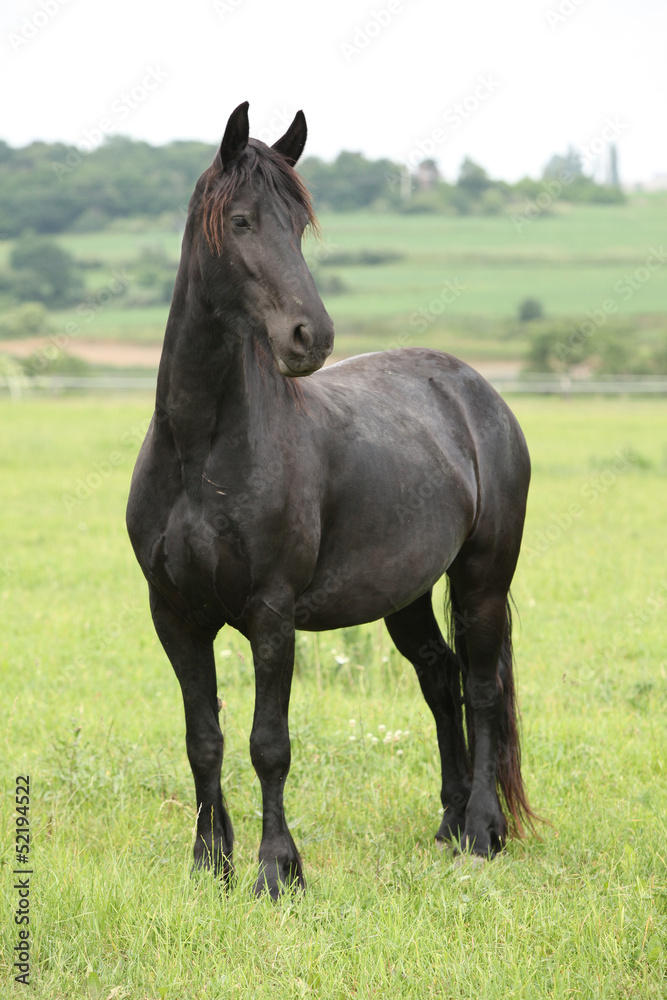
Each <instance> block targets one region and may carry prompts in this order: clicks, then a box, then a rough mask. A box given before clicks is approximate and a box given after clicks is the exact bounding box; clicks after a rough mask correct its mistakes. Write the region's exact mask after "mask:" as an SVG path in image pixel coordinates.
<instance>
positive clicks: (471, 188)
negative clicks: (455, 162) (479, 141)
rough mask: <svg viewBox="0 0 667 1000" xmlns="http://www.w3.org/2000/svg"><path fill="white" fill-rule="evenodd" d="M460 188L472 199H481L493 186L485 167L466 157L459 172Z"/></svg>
mask: <svg viewBox="0 0 667 1000" xmlns="http://www.w3.org/2000/svg"><path fill="white" fill-rule="evenodd" d="M457 183H458V186H459V187H460V188H462V189H463V191H465V192H466V194H468V195H469V196H470V197H471V198H473V199H475V200H476V199H477V198H481V196H482V194H483V193H484V191H486V189H487V188H489V187H491V186H492V185H493V181H492V180H491V179H490V177H489V175H488V174H487V172H486V170H485V169H484V167H480V165H479V164H478V163H475V162H474V160H471V159H470V157H468V156H466V158H465V159H464V161H463V163H462V164H461V169H460V171H459V178H458V181H457Z"/></svg>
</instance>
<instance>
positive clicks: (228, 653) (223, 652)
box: [220, 649, 232, 657]
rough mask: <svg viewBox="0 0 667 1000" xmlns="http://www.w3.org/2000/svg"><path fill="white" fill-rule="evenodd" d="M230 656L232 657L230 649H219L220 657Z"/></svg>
mask: <svg viewBox="0 0 667 1000" xmlns="http://www.w3.org/2000/svg"><path fill="white" fill-rule="evenodd" d="M231 655H232V651H231V649H221V650H220V656H224V657H227V656H231Z"/></svg>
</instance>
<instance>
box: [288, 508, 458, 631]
mask: <svg viewBox="0 0 667 1000" xmlns="http://www.w3.org/2000/svg"><path fill="white" fill-rule="evenodd" d="M387 528H388V530H387V531H386V532H385V533H384V534H383V535H382V536H381V537H379V538H375V539H373V538H367V540H366V544H357V545H351V546H349V547H347V548H346V547H345V546H344V545H342V546H341V547H340V549H339V550H338V549H337V548H336V546H334V545H329V546H328V547H327V551H326V555H324V556H323V557H322V558H321V559H320V561H319V562H318V565H317V569H316V571H315V574H314V576H313V579H312V581H311V583H310V585H309V586H308V589H307V590H306V591H305V592H304V593H303V594H301V595H300V596H299V598H298V600H297V604H296V615H295V618H296V627H297V628H299V629H305V630H308V631H318V630H320V629H332V628H342V627H345V626H348V625H359V624H361V623H362V622H370V621H376V620H377V619H379V618H385V617H386V616H387V615H389V614H392V613H393V612H394V611H398V610H399V609H400V608H403V607H406V606H407V605H408V604H411V603H412V602H413V601H415V600H416V599H417V598H418V597H420V596H421V595H422V594H424V593H425V592H426V591H427V590H429V589H430V588H431V587H432V586H433V585H434V584H435V583H436V581H437V580H439V579H440V577H441V576H442V575H443V573H445V571H446V570H447V569H448V567H449V566H450V565H451V563H452V562H453V560H454V559H455V557H456V555H457V553H458V551H459V549H460V548H461V545H462V544H463V541H464V540H465V537H466V535H467V533H468V525H467V524H466V521H465V519H464V518H463V517H458V518H456V519H455V522H451V521H450V523H449V524H447V525H446V526H445V525H442V524H440V525H439V526H438V530H437V531H436V530H435V526H434V525H433V524H430V523H429V521H428V520H427V519H425V518H422V519H419V518H414V519H413V520H412V521H411V522H410V523H409V524H408V523H406V524H405V525H404V526H403V529H404V530H401V531H392V530H391V527H390V526H387ZM406 529H409V530H406ZM420 529H421V530H420Z"/></svg>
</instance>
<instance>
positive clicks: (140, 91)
mask: <svg viewBox="0 0 667 1000" xmlns="http://www.w3.org/2000/svg"><path fill="white" fill-rule="evenodd" d="M666 38H667V3H665V0H508V2H505V3H501V2H499V0H477V2H475V0H470V2H468V3H461V2H457V3H451V2H446V0H445V2H443V0H375V2H368V3H367V2H364V0H361V2H359V0H335V3H334V2H332V3H319V2H317V0H282V2H278V0H187V2H186V0H181V2H176V0H114V2H113V3H109V2H106V0H88V2H86V0H67V2H62V0H3V3H2V8H1V13H0V45H1V46H2V59H1V60H0V82H1V85H2V90H1V93H2V95H3V99H2V117H1V118H0V138H4V139H5V141H7V142H9V143H10V144H11V145H14V146H17V145H24V144H26V143H28V142H30V141H32V140H34V139H44V140H48V141H52V140H56V139H59V140H64V141H66V142H69V143H73V144H75V145H77V146H80V147H82V148H86V147H87V145H88V144H89V143H91V142H92V143H93V144H97V143H98V142H99V141H100V140H101V138H102V137H103V135H104V134H114V133H120V134H125V135H130V136H133V137H135V138H143V139H147V140H148V141H149V142H152V143H164V142H167V141H169V140H171V139H203V140H206V141H208V142H217V141H219V139H220V137H221V135H222V132H223V130H224V126H225V123H226V121H227V118H228V116H229V113H230V111H232V110H233V108H234V107H236V105H237V104H240V103H241V102H242V101H244V100H248V101H250V122H251V134H252V135H255V136H258V137H259V138H264V139H269V140H274V139H276V138H278V136H279V135H280V134H282V132H283V131H284V129H285V128H286V126H287V124H289V121H290V120H291V117H292V116H293V114H294V112H295V111H297V110H298V109H299V108H302V109H303V110H304V112H305V114H306V118H307V120H308V126H309V143H308V147H307V152H309V153H311V154H315V155H318V156H322V157H325V158H327V159H330V158H332V157H334V156H335V155H336V154H337V153H338V152H339V151H340V150H341V149H350V150H358V151H361V152H363V153H364V154H366V155H367V156H369V157H379V156H389V157H391V158H392V159H395V160H398V161H404V162H411V163H415V162H417V161H418V160H419V159H421V158H422V157H423V156H425V155H427V154H429V155H432V156H433V157H434V158H435V159H436V160H437V161H438V163H439V165H440V168H441V170H442V171H443V173H444V175H445V176H446V177H447V178H449V179H453V178H454V177H455V176H456V174H457V172H458V167H459V165H460V163H461V160H462V159H463V157H464V156H466V155H467V156H471V157H472V158H473V159H474V160H476V161H477V162H479V163H481V164H482V165H483V166H484V167H486V169H487V170H488V171H489V173H490V174H491V175H492V176H494V177H502V178H505V179H507V180H516V179H518V178H519V177H521V176H523V175H524V174H530V175H532V176H539V174H540V173H541V170H542V168H543V166H544V164H545V162H546V161H547V160H548V159H549V157H550V156H551V155H552V154H553V153H555V152H562V151H565V149H566V147H567V146H568V145H569V144H574V145H576V146H578V147H580V148H583V149H585V150H588V153H589V160H588V163H589V166H592V165H593V163H594V158H595V156H594V154H596V153H599V159H600V160H601V161H604V160H605V159H606V152H607V149H608V144H609V142H610V141H614V142H616V144H617V148H618V155H619V165H620V174H621V179H622V180H623V181H641V180H648V179H650V178H651V177H652V176H653V175H654V174H656V173H661V172H665V171H667V141H666V140H665V136H664V134H663V132H664V128H665V114H664V108H665V98H666V96H667V94H666V89H667V88H666V86H665V72H664V64H665V39H666ZM600 169H602V168H601V167H600Z"/></svg>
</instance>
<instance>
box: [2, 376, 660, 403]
mask: <svg viewBox="0 0 667 1000" xmlns="http://www.w3.org/2000/svg"><path fill="white" fill-rule="evenodd" d="M488 380H489V382H490V383H491V385H493V386H494V388H495V389H497V390H498V392H500V393H502V394H503V395H505V394H507V395H513V394H515V393H526V394H532V395H552V396H553V395H557V396H583V395H589V396H590V395H594V396H599V395H604V396H620V395H629V396H647V395H651V396H667V376H662V375H597V376H595V377H594V378H573V377H570V376H567V375H553V374H549V373H546V374H541V375H540V374H532V373H530V374H522V375H517V376H507V375H498V376H493V375H491V376H489V379H488ZM155 383H156V377H155V376H130V375H127V376H113V377H112V376H106V375H104V376H99V377H92V376H91V377H82V376H75V375H33V376H27V375H26V376H21V375H0V392H6V393H9V395H10V396H11V397H12V398H13V399H21V398H22V397H23V396H28V395H37V394H44V393H46V394H50V395H53V396H58V395H60V394H62V393H63V392H72V391H84V392H85V391H87V392H91V391H92V392H133V391H144V392H145V391H147V390H148V391H151V392H154V391H155Z"/></svg>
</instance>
